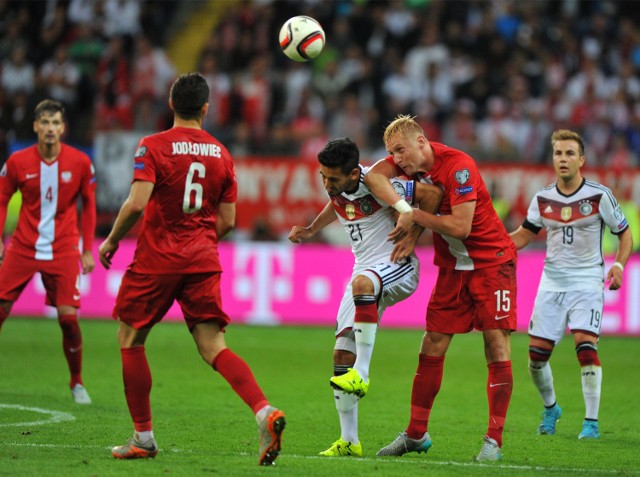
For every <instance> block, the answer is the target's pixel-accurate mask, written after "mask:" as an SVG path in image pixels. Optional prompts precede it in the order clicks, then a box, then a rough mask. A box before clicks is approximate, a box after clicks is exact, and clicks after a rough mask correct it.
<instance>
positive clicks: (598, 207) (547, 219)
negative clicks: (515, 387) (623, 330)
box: [511, 130, 633, 439]
mask: <svg viewBox="0 0 640 477" xmlns="http://www.w3.org/2000/svg"><path fill="white" fill-rule="evenodd" d="M551 145H552V148H553V166H554V168H555V171H556V174H557V181H556V182H555V183H553V184H551V185H549V186H547V187H545V188H544V189H542V190H540V191H538V192H537V193H536V195H535V196H534V197H533V200H532V201H531V205H530V206H529V210H528V212H527V218H526V219H525V221H524V223H523V224H522V225H521V226H520V227H519V228H518V230H516V231H515V232H512V233H511V237H512V239H513V241H514V243H515V244H516V247H517V248H518V249H521V248H523V247H525V246H526V245H528V244H529V243H531V241H532V240H533V239H534V238H535V237H536V234H537V233H538V232H539V231H540V230H542V229H543V228H545V229H546V231H547V255H546V259H545V262H544V269H543V271H542V277H541V279H540V285H539V288H538V294H537V296H536V301H535V304H534V308H533V314H532V316H531V322H530V324H529V336H530V341H529V374H530V375H531V379H532V381H533V384H534V385H535V386H536V388H537V389H538V392H539V393H540V397H541V398H542V401H543V403H544V407H545V408H544V411H543V414H542V422H541V424H540V426H539V427H538V433H539V434H555V432H556V422H557V421H558V419H560V416H561V415H562V409H561V408H560V406H558V404H557V402H556V395H555V390H554V387H553V376H552V374H551V366H550V365H549V358H550V357H551V353H552V352H553V348H554V346H555V345H557V344H558V343H559V342H560V340H561V339H562V337H563V335H564V332H565V330H566V328H567V326H568V327H569V330H570V331H571V333H572V334H573V339H574V342H575V346H576V353H577V355H578V361H579V363H580V368H581V375H582V394H583V397H584V403H585V408H586V409H585V419H584V421H583V423H582V431H581V432H580V434H579V435H578V438H579V439H597V438H599V437H600V432H599V428H598V411H599V407H600V393H601V387H602V367H601V366H600V360H599V359H598V347H597V344H598V338H599V336H600V328H601V326H602V311H603V306H604V281H605V275H604V257H603V254H602V236H603V233H604V231H605V225H608V226H609V228H610V229H611V232H612V233H613V234H615V235H616V236H617V237H618V239H619V247H618V252H617V254H616V258H615V263H614V264H613V265H612V266H611V268H610V269H609V271H608V272H607V274H606V281H607V282H608V283H609V289H610V290H617V289H619V288H620V287H621V286H622V272H623V270H624V267H625V265H626V263H627V260H629V255H630V254H631V249H632V244H633V240H632V237H631V231H630V230H629V226H628V224H627V220H626V218H625V216H624V214H623V213H622V211H621V210H620V207H619V206H618V202H617V201H616V198H615V197H614V196H613V194H612V193H611V191H610V190H609V189H608V188H607V187H605V186H603V185H601V184H598V183H597V182H594V181H590V180H587V179H585V178H584V177H582V174H581V173H580V168H581V167H582V166H583V165H584V162H585V155H584V143H583V141H582V138H581V137H580V135H579V134H577V133H575V132H573V131H569V130H558V131H555V132H554V133H553V135H552V136H551Z"/></svg>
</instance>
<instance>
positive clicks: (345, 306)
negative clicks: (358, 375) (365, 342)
mask: <svg viewBox="0 0 640 477" xmlns="http://www.w3.org/2000/svg"><path fill="white" fill-rule="evenodd" d="M358 275H364V276H366V277H369V278H370V279H371V281H372V282H373V284H374V289H375V292H376V296H377V297H379V299H378V316H379V317H382V313H384V310H385V309H386V308H387V307H388V306H391V305H394V304H395V303H398V302H399V301H402V300H404V299H405V298H408V297H409V296H411V294H412V293H413V292H414V291H416V289H417V288H418V280H419V278H420V262H419V261H418V259H417V258H416V257H410V258H409V259H407V260H406V261H404V262H402V263H393V262H383V263H379V264H377V265H374V266H372V267H367V268H365V269H360V270H354V272H353V274H352V275H351V281H353V279H354V278H355V277H356V276H358ZM355 316H356V306H355V304H354V303H353V292H352V289H351V282H349V284H348V285H347V288H346V289H345V291H344V295H343V296H342V301H341V302H340V308H339V310H338V317H337V320H336V321H337V322H336V344H335V347H334V349H339V350H345V351H350V352H352V353H353V354H355V353H356V344H355V337H354V335H353V321H354V318H355ZM338 336H339V338H338Z"/></svg>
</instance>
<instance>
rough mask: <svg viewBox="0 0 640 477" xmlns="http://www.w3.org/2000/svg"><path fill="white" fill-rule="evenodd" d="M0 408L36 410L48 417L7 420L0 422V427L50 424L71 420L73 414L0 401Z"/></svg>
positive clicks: (73, 417) (73, 418)
mask: <svg viewBox="0 0 640 477" xmlns="http://www.w3.org/2000/svg"><path fill="white" fill-rule="evenodd" d="M0 409H16V410H18V411H31V412H38V413H40V414H47V415H48V416H50V417H49V419H43V420H36V421H25V422H8V423H2V424H0V427H20V426H41V425H43V424H52V423H56V422H64V421H73V420H75V416H74V415H73V414H69V413H68V412H62V411H54V410H52V409H42V408H40V407H26V406H21V405H19V404H2V403H0Z"/></svg>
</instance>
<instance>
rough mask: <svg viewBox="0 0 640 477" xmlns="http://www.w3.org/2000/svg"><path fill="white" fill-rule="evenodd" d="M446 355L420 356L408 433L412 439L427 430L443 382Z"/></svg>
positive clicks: (419, 436) (414, 379) (412, 394)
mask: <svg viewBox="0 0 640 477" xmlns="http://www.w3.org/2000/svg"><path fill="white" fill-rule="evenodd" d="M443 370H444V356H440V357H434V356H426V355H424V354H421V355H419V356H418V369H417V371H416V375H415V377H414V378H413V388H412V389H411V419H410V421H409V427H407V435H408V436H409V437H410V438H411V439H422V436H423V435H424V433H425V432H427V426H428V425H429V415H430V414H431V407H432V406H433V400H434V399H435V398H436V395H437V394H438V391H440V385H441V384H442V372H443Z"/></svg>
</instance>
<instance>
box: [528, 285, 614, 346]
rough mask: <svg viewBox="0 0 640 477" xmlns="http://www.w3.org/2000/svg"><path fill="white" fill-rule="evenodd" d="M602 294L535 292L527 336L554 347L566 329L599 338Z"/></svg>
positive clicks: (592, 292) (581, 291)
mask: <svg viewBox="0 0 640 477" xmlns="http://www.w3.org/2000/svg"><path fill="white" fill-rule="evenodd" d="M603 307H604V292H603V291H599V290H575V291H567V292H555V291H544V290H543V291H538V295H537V296H536V301H535V304H534V305H533V314H532V315H531V322H530V323H529V336H533V337H536V338H544V339H547V340H550V341H553V342H554V343H555V344H558V343H559V342H560V340H561V339H562V337H563V336H564V333H565V330H566V329H567V327H569V329H570V330H571V331H587V332H589V333H593V334H594V335H596V336H600V328H601V326H602V310H603Z"/></svg>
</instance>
